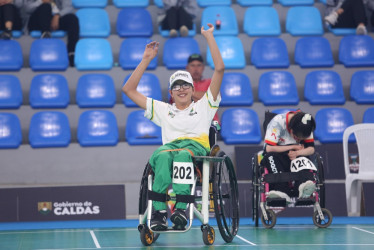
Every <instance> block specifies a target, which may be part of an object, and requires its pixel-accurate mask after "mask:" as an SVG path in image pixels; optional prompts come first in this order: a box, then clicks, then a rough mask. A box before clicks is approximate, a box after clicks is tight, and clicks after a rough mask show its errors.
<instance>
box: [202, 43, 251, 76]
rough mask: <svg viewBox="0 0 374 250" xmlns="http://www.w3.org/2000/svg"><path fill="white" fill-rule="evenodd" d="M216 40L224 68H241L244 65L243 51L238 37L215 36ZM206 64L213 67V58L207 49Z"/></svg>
mask: <svg viewBox="0 0 374 250" xmlns="http://www.w3.org/2000/svg"><path fill="white" fill-rule="evenodd" d="M216 42H217V45H218V48H219V50H220V52H221V55H222V59H223V62H224V64H225V68H226V69H242V68H244V67H245V65H246V62H245V53H244V48H243V44H242V42H241V40H240V38H238V37H236V36H217V37H216ZM206 58H207V64H208V65H209V66H210V67H211V68H214V63H213V58H212V55H211V54H210V50H209V49H207V54H206Z"/></svg>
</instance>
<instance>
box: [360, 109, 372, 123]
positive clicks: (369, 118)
mask: <svg viewBox="0 0 374 250" xmlns="http://www.w3.org/2000/svg"><path fill="white" fill-rule="evenodd" d="M362 122H363V123H374V107H371V108H368V109H367V110H365V113H364V116H363V118H362Z"/></svg>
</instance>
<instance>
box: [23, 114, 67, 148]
mask: <svg viewBox="0 0 374 250" xmlns="http://www.w3.org/2000/svg"><path fill="white" fill-rule="evenodd" d="M70 139H71V133H70V125H69V120H68V117H67V116H66V115H65V114H64V113H62V112H58V111H40V112H37V113H35V114H34V115H33V116H32V117H31V122H30V128H29V143H30V146H31V147H33V148H45V147H67V146H68V145H69V144H70Z"/></svg>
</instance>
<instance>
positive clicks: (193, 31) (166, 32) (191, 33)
mask: <svg viewBox="0 0 374 250" xmlns="http://www.w3.org/2000/svg"><path fill="white" fill-rule="evenodd" d="M158 33H160V34H161V36H163V37H170V30H163V29H162V25H161V24H160V25H159V26H158ZM177 33H178V35H179V36H180V31H179V30H177ZM195 35H196V24H195V23H193V24H192V29H190V30H188V34H187V36H189V37H193V36H195Z"/></svg>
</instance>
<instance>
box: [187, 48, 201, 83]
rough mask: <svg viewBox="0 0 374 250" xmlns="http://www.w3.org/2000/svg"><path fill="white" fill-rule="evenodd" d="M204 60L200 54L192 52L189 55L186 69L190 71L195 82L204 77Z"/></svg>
mask: <svg viewBox="0 0 374 250" xmlns="http://www.w3.org/2000/svg"><path fill="white" fill-rule="evenodd" d="M204 68H205V65H204V60H203V57H202V56H201V55H200V54H192V55H190V56H189V57H188V60H187V66H186V70H187V71H188V72H190V74H191V76H192V79H193V81H194V82H197V81H200V80H201V79H202V78H203V72H204Z"/></svg>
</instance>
